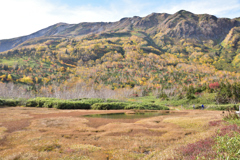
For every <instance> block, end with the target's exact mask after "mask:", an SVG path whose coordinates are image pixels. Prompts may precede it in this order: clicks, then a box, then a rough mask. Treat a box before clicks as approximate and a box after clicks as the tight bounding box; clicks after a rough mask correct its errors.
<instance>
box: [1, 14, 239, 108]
mask: <svg viewBox="0 0 240 160" xmlns="http://www.w3.org/2000/svg"><path fill="white" fill-rule="evenodd" d="M58 27H62V28H58ZM53 29H54V30H53ZM20 38H21V37H20ZM7 41H9V42H10V41H11V42H12V41H14V40H4V43H5V42H6V43H7ZM0 42H3V41H0ZM2 44H3V43H2ZM9 44H10V43H9ZM0 47H2V45H0ZM2 50H4V49H3V48H2ZM239 67H240V22H239V18H236V19H227V18H217V17H215V16H212V15H208V14H202V15H196V14H193V13H190V12H187V11H183V10H182V11H179V12H177V13H175V14H173V15H170V14H166V13H163V14H159V13H153V14H150V15H148V16H146V17H143V18H141V17H133V18H123V19H121V20H120V21H118V22H112V23H103V22H101V23H80V24H76V25H69V24H61V25H55V28H54V27H50V30H47V31H46V32H44V34H41V35H40V34H39V37H37V36H36V37H35V38H30V39H28V40H26V41H23V43H20V44H18V45H17V47H15V48H13V49H11V50H7V51H4V52H1V54H0V81H1V82H2V83H9V82H13V83H15V84H19V85H21V86H23V88H24V89H25V91H26V92H30V93H32V95H47V96H51V95H55V96H56V95H58V94H60V93H61V94H63V93H69V94H70V93H73V94H74V95H75V97H77V96H76V95H80V93H79V92H80V90H84V92H86V93H87V92H94V93H95V94H96V92H97V91H102V90H104V91H107V92H108V95H120V96H123V94H124V96H126V97H129V96H144V95H148V94H150V93H152V94H155V95H157V96H159V97H162V98H171V97H179V98H182V97H185V96H188V98H190V99H191V97H192V98H194V96H199V95H201V94H202V92H205V91H206V92H210V93H211V92H216V93H218V95H220V92H221V94H223V92H224V94H225V91H222V88H224V87H225V88H226V86H228V87H227V88H228V89H229V91H226V92H229V93H230V92H231V95H228V96H227V97H226V98H225V100H222V101H221V102H222V103H226V102H230V101H232V100H235V101H239V99H238V98H239V97H240V93H239V92H240V91H239V89H240V83H239V78H240V68H239ZM221 82H222V83H221ZM191 88H193V89H191ZM234 88H235V90H236V91H237V93H233V92H234ZM236 88H237V89H236ZM219 89H220V90H219ZM68 91H69V92H68ZM113 92H114V93H116V94H113ZM33 93H34V94H33ZM77 93H78V94H77ZM120 93H121V94H120ZM99 95H102V92H101V94H100V92H99ZM81 96H83V97H84V96H86V97H88V95H86V94H85V95H84V94H83V93H81ZM106 96H107V95H106ZM75 97H74V98H75ZM64 98H68V97H64Z"/></svg>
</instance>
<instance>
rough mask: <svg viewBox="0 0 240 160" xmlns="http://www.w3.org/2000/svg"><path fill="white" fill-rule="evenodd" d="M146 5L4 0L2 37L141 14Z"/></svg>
mask: <svg viewBox="0 0 240 160" xmlns="http://www.w3.org/2000/svg"><path fill="white" fill-rule="evenodd" d="M135 2H137V1H136V0H135ZM143 7H144V4H140V3H139V4H137V3H134V2H133V1H132V0H122V3H119V2H115V1H112V3H111V4H109V6H105V7H102V6H100V7H94V6H91V5H86V6H75V7H70V6H68V5H64V4H59V3H58V4H51V3H50V2H49V1H47V0H5V1H3V0H1V1H0V15H1V25H0V39H6V38H13V37H18V36H23V35H27V34H30V33H33V32H36V31H38V30H40V29H43V28H45V27H48V26H50V25H53V24H55V23H58V22H66V23H80V22H99V21H105V22H109V21H117V20H119V19H121V18H123V17H125V16H134V15H140V12H141V11H142V9H143Z"/></svg>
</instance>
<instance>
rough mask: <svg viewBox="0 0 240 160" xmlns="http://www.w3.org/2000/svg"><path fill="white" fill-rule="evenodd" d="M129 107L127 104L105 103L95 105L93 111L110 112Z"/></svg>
mask: <svg viewBox="0 0 240 160" xmlns="http://www.w3.org/2000/svg"><path fill="white" fill-rule="evenodd" d="M125 106H127V103H124V102H112V103H111V102H110V103H108V102H105V103H95V104H93V105H92V107H91V108H92V109H94V110H110V109H116V110H118V109H124V107H125Z"/></svg>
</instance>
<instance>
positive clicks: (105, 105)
mask: <svg viewBox="0 0 240 160" xmlns="http://www.w3.org/2000/svg"><path fill="white" fill-rule="evenodd" d="M26 106H27V107H45V108H57V109H94V110H119V109H148V110H169V108H168V107H166V106H162V105H158V104H153V103H139V102H122V101H119V100H115V99H106V100H104V99H100V98H89V99H86V98H83V99H71V100H60V99H56V98H42V97H38V98H34V99H28V100H27V102H26Z"/></svg>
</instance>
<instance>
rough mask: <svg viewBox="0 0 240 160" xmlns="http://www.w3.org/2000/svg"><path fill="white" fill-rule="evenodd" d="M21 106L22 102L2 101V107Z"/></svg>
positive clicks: (0, 104) (0, 102)
mask: <svg viewBox="0 0 240 160" xmlns="http://www.w3.org/2000/svg"><path fill="white" fill-rule="evenodd" d="M19 104H20V100H14V99H0V106H18V105H19Z"/></svg>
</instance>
